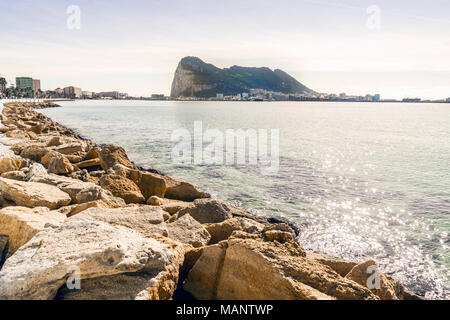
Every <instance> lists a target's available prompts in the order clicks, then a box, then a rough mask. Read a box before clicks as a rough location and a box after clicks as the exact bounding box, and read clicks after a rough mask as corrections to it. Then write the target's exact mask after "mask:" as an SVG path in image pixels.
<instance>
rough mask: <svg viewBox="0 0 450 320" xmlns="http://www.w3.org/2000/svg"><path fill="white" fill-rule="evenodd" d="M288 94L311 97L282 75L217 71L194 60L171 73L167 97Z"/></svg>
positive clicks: (277, 72) (183, 62)
mask: <svg viewBox="0 0 450 320" xmlns="http://www.w3.org/2000/svg"><path fill="white" fill-rule="evenodd" d="M254 88H258V89H264V90H267V91H273V92H281V93H285V94H289V93H302V94H304V93H314V91H313V90H311V89H309V88H307V87H306V86H304V85H303V84H301V83H300V82H298V81H297V80H296V79H295V78H293V77H291V76H290V75H289V74H287V73H286V72H284V71H282V70H280V69H275V70H271V69H269V68H266V67H261V68H252V67H240V66H232V67H230V68H224V69H220V68H218V67H216V66H214V65H212V64H210V63H205V62H203V61H202V60H201V59H199V58H197V57H184V58H183V59H181V61H180V63H179V64H178V67H177V69H176V71H175V75H174V77H173V82H172V90H171V93H170V96H171V97H172V98H179V97H197V98H199V97H200V98H208V97H215V96H216V94H218V93H221V94H224V95H236V94H241V93H243V92H249V90H250V89H254Z"/></svg>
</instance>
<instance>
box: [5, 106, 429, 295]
mask: <svg viewBox="0 0 450 320" xmlns="http://www.w3.org/2000/svg"><path fill="white" fill-rule="evenodd" d="M47 107H56V105H54V104H53V103H8V104H6V105H5V106H4V108H3V111H2V114H1V116H0V119H1V122H2V126H1V127H0V132H2V133H4V134H5V135H6V137H7V139H2V140H1V142H2V143H3V144H4V145H7V146H9V147H10V149H11V150H12V152H13V153H12V152H11V154H8V156H6V157H3V158H1V159H0V173H1V177H0V206H1V209H0V299H149V300H153V299H283V300H284V299H286V300H288V299H308V300H309V299H311V300H312V299H332V300H334V299H358V300H379V299H389V300H390V299H401V300H402V299H420V297H418V296H416V295H415V294H414V293H412V292H410V291H408V290H406V289H405V288H404V287H403V286H402V285H401V284H400V283H399V282H398V281H396V280H394V279H392V278H390V277H389V276H386V275H384V274H382V273H380V274H379V285H378V286H377V288H375V289H369V288H368V286H367V283H368V282H370V281H368V277H369V276H370V274H368V273H367V270H368V268H369V267H370V266H373V265H375V262H374V261H372V260H368V261H362V262H352V261H345V260H342V259H339V258H334V257H330V256H327V255H324V254H321V253H314V252H306V251H305V250H304V249H303V248H302V246H301V245H300V244H299V243H298V242H297V240H296V236H297V234H298V232H299V230H297V229H296V227H295V226H294V225H292V224H290V223H289V222H288V221H282V220H278V219H276V218H267V217H260V216H256V215H253V214H251V213H249V212H247V211H245V210H242V209H240V208H236V207H233V206H231V205H229V204H227V203H225V202H222V201H218V200H216V199H212V198H211V197H210V196H209V194H207V193H205V192H203V191H201V190H199V189H198V188H197V187H195V186H194V185H192V184H190V183H188V182H186V181H182V180H180V179H177V178H174V177H170V176H167V175H164V174H162V173H160V172H158V171H156V170H146V169H143V168H140V167H138V166H136V165H135V164H134V163H133V162H132V161H130V159H129V158H128V156H127V154H126V152H125V150H124V149H123V148H122V147H120V146H116V145H97V144H94V143H93V142H91V141H89V140H86V139H84V138H83V137H80V136H79V135H78V134H77V133H76V132H74V131H73V130H70V129H68V128H65V127H63V126H62V125H60V124H58V123H56V122H54V121H52V120H51V119H49V118H47V117H45V116H44V115H42V114H41V113H38V112H36V111H34V110H33V109H36V108H47ZM74 276H78V277H79V278H80V279H81V281H80V284H81V286H80V288H79V289H78V288H76V287H75V288H73V287H72V286H71V285H69V284H70V283H71V280H72V279H73V277H74ZM369 280H370V279H369Z"/></svg>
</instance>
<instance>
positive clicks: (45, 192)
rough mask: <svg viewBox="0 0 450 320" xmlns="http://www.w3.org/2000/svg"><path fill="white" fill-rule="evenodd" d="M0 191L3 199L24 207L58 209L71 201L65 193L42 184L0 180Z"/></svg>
mask: <svg viewBox="0 0 450 320" xmlns="http://www.w3.org/2000/svg"><path fill="white" fill-rule="evenodd" d="M0 189H1V190H2V196H3V197H4V198H5V199H7V200H10V201H13V202H14V203H15V204H17V205H19V206H24V207H31V208H32V207H47V208H50V209H58V208H59V207H62V206H65V205H68V204H69V203H70V201H71V198H70V196H69V195H68V194H67V193H65V192H63V191H61V190H59V189H58V188H56V187H54V186H50V185H47V184H43V183H37V182H22V181H17V180H10V179H5V178H0Z"/></svg>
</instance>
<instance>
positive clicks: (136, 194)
mask: <svg viewBox="0 0 450 320" xmlns="http://www.w3.org/2000/svg"><path fill="white" fill-rule="evenodd" d="M99 184H100V186H101V187H102V188H104V189H106V190H109V191H111V193H112V194H113V195H114V196H116V197H120V198H122V199H123V200H125V202H126V203H141V202H144V201H145V198H144V196H143V195H142V193H141V190H140V189H139V187H138V186H137V185H136V184H135V183H134V182H133V181H131V180H130V179H127V178H125V177H122V176H120V175H117V174H106V175H103V176H102V177H101V178H100V180H99Z"/></svg>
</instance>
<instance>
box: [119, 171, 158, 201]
mask: <svg viewBox="0 0 450 320" xmlns="http://www.w3.org/2000/svg"><path fill="white" fill-rule="evenodd" d="M116 174H118V175H121V176H123V177H126V178H128V179H130V180H131V181H133V182H134V183H135V184H136V185H137V186H138V187H139V189H140V190H141V192H142V195H143V196H144V198H145V199H148V198H150V197H151V196H157V197H159V198H164V195H165V192H166V183H165V181H164V179H163V177H162V176H160V175H157V174H154V173H151V172H144V171H140V170H132V169H127V168H120V169H118V170H116Z"/></svg>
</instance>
